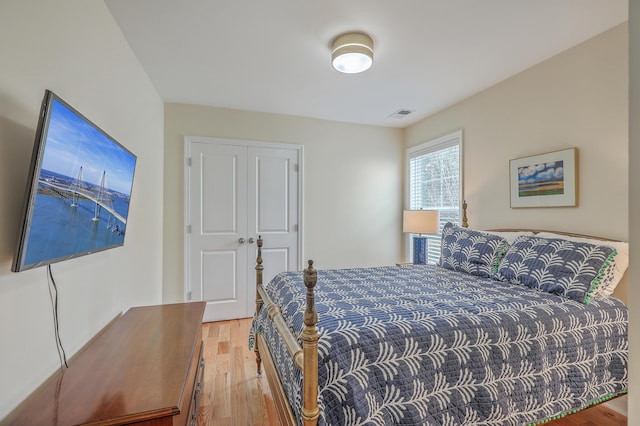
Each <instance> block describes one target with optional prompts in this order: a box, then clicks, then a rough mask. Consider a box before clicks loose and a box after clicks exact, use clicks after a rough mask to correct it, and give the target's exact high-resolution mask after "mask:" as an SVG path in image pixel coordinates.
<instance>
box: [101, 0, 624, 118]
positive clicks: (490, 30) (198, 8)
mask: <svg viewBox="0 0 640 426" xmlns="http://www.w3.org/2000/svg"><path fill="white" fill-rule="evenodd" d="M105 3H106V4H107V6H108V8H109V9H110V10H111V13H112V14H113V16H114V18H115V20H116V22H117V23H118V25H119V26H120V28H121V29H122V32H123V34H124V36H125V38H126V39H127V41H128V42H129V44H130V45H131V48H132V49H133V52H134V53H135V55H136V56H137V57H138V59H139V61H140V63H141V64H142V66H143V67H144V69H145V70H146V72H147V73H148V75H149V77H150V79H151V81H152V82H153V84H154V85H155V87H156V89H157V90H158V92H159V93H160V96H161V97H162V99H163V100H164V101H165V102H180V103H190V104H202V105H211V106H217V107H224V108H233V109H242V110H250V111H263V112H273V113H282V114H290V115H298V116H304V117H314V118H321V119H328V120H337V121H344V122H351V123H361V124H371V125H379V126H388V127H406V126H408V125H410V124H412V123H414V122H416V121H418V120H420V119H422V118H424V117H427V116H429V115H431V114H433V113H435V112H437V111H440V110H442V109H444V108H446V107H447V106H450V105H452V104H454V103H456V102H458V101H460V100H462V99H464V98H466V97H468V96H470V95H472V94H474V93H477V92H479V91H481V90H483V89H485V88H487V87H489V86H491V85H493V84H495V83H497V82H499V81H501V80H504V79H506V78H508V77H509V76H512V75H514V74H516V73H518V72H520V71H522V70H524V69H526V68H529V67H531V66H532V65H535V64H537V63H539V62H541V61H544V60H545V59H547V58H550V57H551V56H553V55H555V54H557V53H559V52H561V51H563V50H566V49H568V48H569V47H571V46H574V45H576V44H578V43H580V42H582V41H584V40H586V39H588V38H590V37H593V36H595V35H597V34H599V33H601V32H603V31H605V30H607V29H609V28H611V27H613V26H615V25H617V24H619V23H622V22H624V21H626V20H627V11H628V0H396V1H392V0H316V1H311V0H262V1H258V0H253V1H252V0H224V1H223V0H105ZM353 30H356V31H363V32H366V33H368V34H369V35H370V36H371V37H372V38H373V40H374V44H375V46H374V50H375V54H374V63H373V66H372V67H371V68H370V69H369V70H368V71H366V72H364V73H362V74H354V75H347V74H340V73H338V72H336V71H335V70H333V68H331V64H330V49H329V46H330V44H331V41H332V40H333V38H335V37H336V36H337V35H339V34H341V33H344V32H347V31H353ZM399 109H410V110H415V113H413V114H411V115H409V116H408V117H405V118H403V119H396V118H389V117H388V116H389V115H390V114H392V113H394V112H395V111H397V110H399Z"/></svg>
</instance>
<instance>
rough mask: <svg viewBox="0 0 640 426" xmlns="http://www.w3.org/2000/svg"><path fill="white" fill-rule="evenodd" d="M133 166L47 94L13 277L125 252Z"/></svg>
mask: <svg viewBox="0 0 640 426" xmlns="http://www.w3.org/2000/svg"><path fill="white" fill-rule="evenodd" d="M135 166H136V156H135V155H134V154H132V153H131V152H130V151H129V150H127V149H126V148H125V147H123V146H122V145H120V144H119V143H118V142H117V141H115V140H114V139H113V138H111V137H110V136H109V135H108V134H107V133H105V132H104V131H102V130H101V129H100V128H98V126H96V125H95V124H93V123H92V122H91V121H90V120H88V119H87V118H86V117H85V116H83V115H82V114H80V113H79V112H78V111H76V110H75V109H74V108H73V107H71V106H70V105H69V104H67V103H66V102H65V101H63V100H62V99H61V98H60V97H58V96H57V95H56V94H55V93H53V92H51V91H49V90H47V91H46V92H45V95H44V99H43V100H42V108H41V111H40V117H39V120H38V127H37V130H36V139H35V143H34V147H33V155H32V159H31V167H30V173H29V178H28V182H27V190H26V194H25V203H24V210H23V220H22V227H21V229H20V233H19V238H18V247H17V250H16V255H15V257H14V259H13V265H12V268H11V269H12V271H14V272H18V271H23V270H26V269H31V268H36V267H39V266H44V265H49V264H51V263H54V262H60V261H62V260H66V259H71V258H74V257H78V256H84V255H87V254H91V253H95V252H98V251H102V250H106V249H110V248H114V247H119V246H121V245H123V244H124V237H125V233H126V230H127V216H128V213H129V203H130V197H131V188H132V186H133V174H134V170H135Z"/></svg>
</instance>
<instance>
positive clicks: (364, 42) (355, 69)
mask: <svg viewBox="0 0 640 426" xmlns="http://www.w3.org/2000/svg"><path fill="white" fill-rule="evenodd" d="M371 64H373V40H371V37H369V36H368V35H366V34H363V33H348V34H343V35H341V36H340V37H337V38H336V39H335V40H334V41H333V44H332V46H331V65H333V68H335V69H336V70H337V71H340V72H342V73H346V74H355V73H359V72H363V71H366V70H368V69H369V67H370V66H371Z"/></svg>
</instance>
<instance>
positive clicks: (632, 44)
mask: <svg viewBox="0 0 640 426" xmlns="http://www.w3.org/2000/svg"><path fill="white" fill-rule="evenodd" d="M629 63H630V71H629V77H630V78H629V89H630V90H629V98H630V99H629V100H630V102H629V118H630V120H629V166H630V167H629V178H630V179H629V217H630V218H632V219H635V220H631V221H630V224H629V231H630V241H631V244H632V246H631V253H630V267H629V279H630V282H631V285H630V286H629V303H628V305H629V317H630V318H629V346H630V348H629V359H633V360H636V362H635V363H632V364H631V365H630V366H629V425H637V424H640V363H638V362H637V360H638V359H640V287H639V286H638V277H639V276H640V266H638V265H639V264H640V263H639V262H640V250H636V249H635V247H636V245H637V244H639V243H640V222H638V220H637V218H638V216H640V121H638V116H639V115H640V77H639V76H640V3H638V2H636V1H630V2H629Z"/></svg>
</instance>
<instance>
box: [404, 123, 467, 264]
mask: <svg viewBox="0 0 640 426" xmlns="http://www.w3.org/2000/svg"><path fill="white" fill-rule="evenodd" d="M407 172H408V178H407V182H408V187H407V191H408V197H407V200H408V203H407V204H408V208H409V209H411V210H419V209H424V210H439V211H440V230H439V233H441V232H442V227H443V226H444V225H445V224H446V223H447V222H453V223H456V224H460V220H461V204H462V131H458V132H454V133H451V134H449V135H446V136H443V137H441V138H438V139H435V140H432V141H429V142H425V143H423V144H421V145H418V146H415V147H412V148H409V149H408V150H407ZM427 239H428V247H429V253H428V262H429V263H437V262H438V259H440V236H439V235H427ZM409 240H410V241H409V243H410V244H409V250H412V248H413V244H412V242H413V241H412V240H413V235H410V238H409ZM410 255H411V258H413V253H410Z"/></svg>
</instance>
